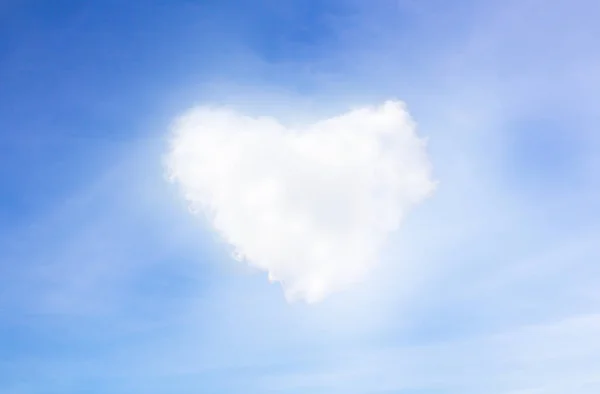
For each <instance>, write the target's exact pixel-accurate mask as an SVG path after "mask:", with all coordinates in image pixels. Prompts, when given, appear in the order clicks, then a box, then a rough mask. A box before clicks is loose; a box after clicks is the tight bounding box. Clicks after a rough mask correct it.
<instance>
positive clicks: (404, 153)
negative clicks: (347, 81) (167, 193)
mask: <svg viewBox="0 0 600 394" xmlns="http://www.w3.org/2000/svg"><path fill="white" fill-rule="evenodd" d="M166 165H167V170H168V173H169V175H170V179H171V180H173V181H176V182H178V183H179V184H180V185H181V187H182V189H183V192H184V194H185V198H186V199H187V200H189V202H190V203H191V206H192V208H193V210H194V211H196V212H199V211H203V212H205V213H208V217H209V218H210V220H211V223H212V226H213V227H214V229H215V230H216V231H217V232H218V233H219V234H220V235H221V236H222V237H223V238H224V240H225V241H226V242H228V243H229V244H231V245H232V246H233V247H234V250H235V256H236V258H238V259H240V260H245V261H247V262H248V263H249V264H251V265H253V266H255V267H258V268H260V269H262V270H264V271H267V272H268V274H269V278H270V279H271V280H273V281H279V282H281V284H282V286H283V288H284V291H285V295H286V297H287V299H288V300H293V299H304V300H305V301H307V302H316V301H319V300H321V299H323V298H324V297H325V296H326V295H328V294H330V293H332V292H334V291H338V290H342V289H344V288H346V287H347V286H349V285H350V284H352V283H355V282H358V281H360V280H361V279H362V278H364V277H365V275H366V274H367V273H368V271H369V270H370V268H371V267H372V266H373V265H374V264H375V263H376V262H377V259H378V252H379V250H380V249H381V247H382V245H383V243H384V241H385V239H386V237H387V235H388V234H389V233H390V232H391V231H393V230H395V229H396V228H397V227H398V225H399V223H400V221H401V219H402V217H403V215H404V214H405V213H406V211H407V210H408V209H409V208H410V207H411V206H412V205H414V204H415V203H418V202H419V201H421V200H422V199H424V198H425V197H427V196H428V195H429V194H430V193H432V191H433V190H434V186H435V184H434V182H433V180H432V178H431V165H430V162H429V160H428V158H427V155H426V151H425V143H424V141H423V140H421V139H419V138H418V137H417V135H416V133H415V124H414V122H413V121H412V120H411V118H410V115H409V114H408V113H407V111H406V110H405V107H404V104H403V103H401V102H396V101H388V102H386V103H384V104H383V105H381V106H379V107H376V108H371V107H369V108H362V109H356V110H353V111H351V112H348V113H346V114H343V115H341V116H337V117H334V118H330V119H326V120H323V121H319V122H317V123H314V124H312V125H310V126H308V127H306V128H304V129H303V130H293V129H288V128H286V127H285V126H283V125H282V124H281V123H279V122H278V121H277V120H276V119H273V118H268V117H259V118H253V117H248V116H244V115H241V114H239V113H236V112H235V111H232V110H229V109H223V108H212V107H197V108H193V109H191V110H190V111H188V112H187V113H185V114H184V115H183V116H181V117H180V118H178V119H177V120H176V122H175V123H174V127H173V135H172V140H171V145H170V151H169V153H168V155H167V158H166Z"/></svg>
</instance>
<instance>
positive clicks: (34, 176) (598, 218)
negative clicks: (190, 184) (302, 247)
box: [0, 0, 600, 394]
mask: <svg viewBox="0 0 600 394" xmlns="http://www.w3.org/2000/svg"><path fill="white" fill-rule="evenodd" d="M599 17H600V3H598V2H594V1H592V0H575V1H567V0H555V1H550V2H541V1H533V0H532V1H502V2H501V1H484V0H460V1H456V2H442V1H439V0H432V1H413V0H398V1H392V0H373V1H359V0H322V1H317V0H308V1H285V0H282V1H275V0H259V1H254V2H249V1H241V0H225V1H216V0H215V1H193V0H173V1H166V0H151V1H127V2H119V1H113V0H106V1H87V2H85V1H74V0H73V1H69V0H65V1H44V0H39V1H34V0H5V1H1V2H0V180H1V181H2V189H1V192H0V394H37V393H40V394H42V393H43V394H47V393H61V394H69V393H114V394H118V393H148V394H154V393H169V394H178V393H232V394H235V393H244V394H253V393H290V394H295V393H302V394H304V393H327V394H329V393H344V394H345V393H352V394H354V393H356V394H362V393H365V394H371V393H401V394H471V393H473V394H563V393H578V394H595V393H598V392H600V264H599V263H600V132H599V129H598V124H599V121H600V110H599V107H598V103H599V102H600V97H599V96H600V50H599V46H598V44H597V41H598V37H600V25H599V24H598V18H599ZM391 98H393V99H399V100H403V101H404V102H405V103H406V105H407V107H408V110H409V112H410V113H411V115H412V116H413V117H414V119H415V120H416V122H417V124H418V130H419V134H420V135H422V136H424V137H426V138H427V139H428V151H429V154H430V159H431V161H432V163H433V168H434V175H435V178H436V180H438V181H439V185H438V189H437V191H436V193H435V194H434V195H433V196H432V198H430V199H428V200H426V201H424V202H423V203H422V204H421V205H419V206H418V207H417V208H416V209H415V210H414V211H412V212H410V214H409V215H408V217H407V218H406V220H405V221H404V222H403V224H402V226H401V229H400V230H399V231H398V232H396V233H394V234H392V236H391V237H390V239H389V242H388V244H387V246H386V248H385V250H384V251H383V253H382V262H381V265H380V266H378V269H376V270H375V272H373V273H372V275H371V276H370V277H369V278H368V279H367V280H365V282H364V283H360V284H357V285H356V286H354V287H352V288H351V289H349V290H348V291H345V292H340V293H336V294H333V295H332V296H331V297H328V298H327V299H325V300H324V301H323V302H321V303H318V304H315V305H306V304H304V303H302V302H299V303H292V304H290V303H287V302H286V300H285V298H284V296H283V292H282V291H281V288H280V287H279V286H278V285H276V284H269V283H268V281H267V278H266V274H265V273H262V272H258V271H257V270H254V269H252V268H249V267H247V266H246V265H244V264H242V263H239V262H236V261H234V260H233V259H232V258H231V257H230V247H228V246H227V245H225V244H224V242H223V241H221V240H220V239H219V237H218V235H216V234H215V233H214V232H213V231H212V230H211V228H210V227H209V225H208V223H207V222H205V221H203V220H202V218H201V217H195V216H193V215H191V214H190V213H189V211H188V209H187V206H186V202H185V201H184V200H183V198H182V196H181V194H180V192H179V190H178V189H177V187H175V186H174V185H172V184H170V183H168V182H167V180H166V177H165V171H164V168H163V158H164V154H165V152H166V149H167V134H168V131H169V128H170V125H171V122H172V121H173V119H174V118H175V117H176V116H177V115H179V114H181V113H182V112H183V111H185V110H187V109H189V108H190V107H192V106H194V105H201V104H206V105H227V106H230V107H232V108H235V109H237V110H239V111H242V112H244V113H248V114H250V115H253V116H259V115H266V116H273V117H277V118H278V119H280V120H281V121H282V122H283V123H285V124H291V125H293V124H308V123H310V122H312V121H315V120H318V119H321V118H324V117H330V116H334V115H337V114H339V113H343V112H345V111H347V110H349V109H351V108H356V107H360V106H365V105H378V104H380V103H381V102H383V101H385V100H387V99H391Z"/></svg>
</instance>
